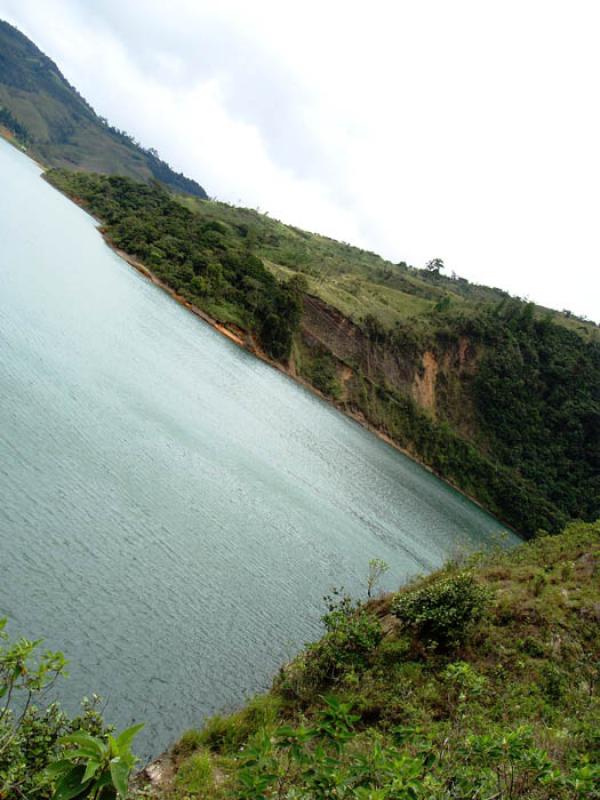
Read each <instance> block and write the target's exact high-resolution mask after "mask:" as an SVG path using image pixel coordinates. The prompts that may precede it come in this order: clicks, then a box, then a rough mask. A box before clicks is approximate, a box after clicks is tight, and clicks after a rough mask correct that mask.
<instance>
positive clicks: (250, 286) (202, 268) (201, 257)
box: [46, 170, 301, 361]
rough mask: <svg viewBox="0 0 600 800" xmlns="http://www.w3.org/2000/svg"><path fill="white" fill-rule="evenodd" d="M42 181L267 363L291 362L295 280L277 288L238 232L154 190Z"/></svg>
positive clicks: (57, 176) (85, 177)
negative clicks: (239, 333)
mask: <svg viewBox="0 0 600 800" xmlns="http://www.w3.org/2000/svg"><path fill="white" fill-rule="evenodd" d="M46 177H47V178H48V180H49V181H50V182H51V183H52V184H54V185H55V186H56V187H57V188H59V189H61V191H64V192H65V193H66V194H68V195H70V196H71V197H73V198H74V199H76V200H77V201H78V202H81V203H82V204H83V205H84V206H85V207H86V208H87V209H88V210H89V211H90V212H91V213H92V214H94V215H95V216H97V217H98V218H99V219H100V220H102V223H103V230H104V232H105V233H106V234H107V236H108V237H109V239H110V240H111V241H112V242H113V243H114V244H115V245H116V246H117V247H120V248H122V249H123V250H125V251H126V252H127V253H130V254H131V255H133V256H136V257H137V258H139V259H140V260H142V261H143V262H144V264H146V265H147V266H148V267H150V268H151V269H152V271H153V272H154V273H155V275H156V276H157V277H159V278H160V279H161V280H163V281H164V282H165V283H166V284H167V285H168V286H169V287H170V288H172V289H174V290H175V291H176V292H178V293H179V294H180V295H182V296H183V297H184V298H185V299H186V300H188V301H189V302H191V303H194V304H195V305H198V306H199V307H200V308H203V309H205V310H206V311H208V312H209V313H210V314H212V315H213V316H215V317H217V318H218V319H220V320H222V321H225V322H233V323H236V324H238V325H239V326H240V327H242V328H243V329H245V330H248V331H251V332H253V333H254V334H256V336H257V337H258V339H259V342H260V344H261V346H262V347H263V348H264V350H265V351H266V352H267V353H268V355H270V356H271V357H272V358H275V359H278V360H282V361H285V360H286V359H287V358H288V357H289V354H290V350H291V346H292V336H293V333H294V331H295V330H296V328H297V327H298V324H299V322H300V313H301V292H300V291H299V288H298V285H297V282H296V281H290V282H288V283H287V284H280V283H278V282H277V280H276V279H275V278H274V277H273V276H272V275H271V273H270V272H268V271H267V269H265V267H264V265H263V263H262V261H261V260H260V259H259V258H257V257H256V256H255V255H253V253H252V252H251V250H250V249H249V248H248V247H247V246H246V244H245V240H244V237H243V236H242V235H241V234H240V233H239V232H237V233H236V232H233V231H231V230H229V229H228V227H227V226H225V225H224V224H222V223H219V222H216V221H212V222H211V221H208V222H207V221H205V220H202V218H201V217H199V216H198V215H197V214H194V213H192V212H191V211H189V210H188V209H187V208H185V207H184V206H183V205H181V203H179V202H177V201H175V200H173V199H172V197H171V196H170V195H169V194H168V193H167V192H166V191H165V190H164V189H163V188H162V187H161V186H159V185H158V184H154V185H151V186H147V185H145V184H143V183H138V182H136V181H133V180H131V179H130V178H123V177H118V176H110V177H109V176H104V175H94V174H86V173H73V172H69V171H67V170H51V171H49V172H48V173H46Z"/></svg>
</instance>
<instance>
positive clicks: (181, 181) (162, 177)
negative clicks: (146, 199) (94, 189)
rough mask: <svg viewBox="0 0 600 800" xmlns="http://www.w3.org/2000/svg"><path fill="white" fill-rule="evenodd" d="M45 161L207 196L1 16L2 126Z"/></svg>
mask: <svg viewBox="0 0 600 800" xmlns="http://www.w3.org/2000/svg"><path fill="white" fill-rule="evenodd" d="M1 129H4V132H5V134H6V135H8V136H12V137H13V138H15V139H16V141H17V142H18V143H19V144H20V145H21V146H22V147H23V148H24V149H26V150H27V152H29V153H30V154H31V155H33V156H34V157H35V158H36V159H38V160H39V161H41V162H42V163H44V164H47V165H49V166H55V167H70V168H76V169H82V170H87V171H93V172H102V173H106V174H119V175H128V176H130V177H132V178H137V179H138V180H143V181H146V182H147V181H150V180H153V179H154V180H158V181H161V182H162V183H164V184H166V185H167V186H169V187H170V188H172V189H173V190H175V191H178V192H187V193H189V194H191V195H195V196H197V197H203V198H205V197H206V196H207V195H206V192H205V191H204V189H203V188H202V186H200V185H199V184H198V183H197V182H196V181H194V180H191V179H190V178H186V177H185V176H184V175H182V174H181V173H176V172H174V171H173V170H172V169H171V167H169V165H168V164H166V163H165V162H164V161H162V159H161V158H160V157H159V156H158V153H156V151H155V150H152V149H145V148H143V147H141V145H139V144H138V143H137V142H135V141H134V140H133V139H132V138H131V137H130V136H128V135H127V134H126V133H124V132H123V131H119V130H117V129H116V128H113V127H111V126H110V125H109V124H108V122H107V121H106V120H105V119H102V118H101V117H99V116H98V115H97V114H96V112H95V111H94V110H93V108H92V107H91V106H90V105H89V103H87V102H86V101H85V100H84V99H83V98H82V97H81V95H80V94H79V93H78V92H77V90H76V89H74V88H73V86H71V85H70V84H69V83H68V82H67V81H66V80H65V78H64V77H63V75H62V74H61V72H60V70H59V69H58V67H57V66H56V64H55V63H54V62H53V61H51V59H49V58H48V57H47V56H46V55H44V53H42V52H41V50H39V49H38V48H37V47H36V46H35V45H34V44H33V42H31V41H30V40H29V39H28V38H27V37H26V36H24V35H23V34H22V33H21V32H20V31H18V30H17V29H16V28H14V27H12V26H11V25H9V24H8V23H7V22H4V21H2V20H0V130H1Z"/></svg>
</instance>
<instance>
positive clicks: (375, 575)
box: [367, 558, 390, 599]
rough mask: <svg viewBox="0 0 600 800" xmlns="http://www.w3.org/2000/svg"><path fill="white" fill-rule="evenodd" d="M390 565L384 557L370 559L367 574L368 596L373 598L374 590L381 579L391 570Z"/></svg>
mask: <svg viewBox="0 0 600 800" xmlns="http://www.w3.org/2000/svg"><path fill="white" fill-rule="evenodd" d="M389 568H390V565H389V564H388V563H387V562H385V561H384V560H383V559H382V558H372V559H371V560H370V561H369V574H368V576H367V597H368V598H369V599H371V596H372V594H373V591H374V589H375V587H376V586H377V584H378V583H379V580H380V579H381V578H382V577H383V576H384V575H385V573H386V572H387V571H388V570H389Z"/></svg>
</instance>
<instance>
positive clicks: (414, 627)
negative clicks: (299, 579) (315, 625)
mask: <svg viewBox="0 0 600 800" xmlns="http://www.w3.org/2000/svg"><path fill="white" fill-rule="evenodd" d="M323 619H324V623H325V627H326V633H325V636H324V638H323V639H321V640H320V641H319V642H316V643H315V644H312V645H309V646H308V648H307V649H306V650H305V652H304V653H302V654H301V655H300V656H298V657H297V658H296V659H295V660H294V661H293V662H292V663H291V664H289V665H287V666H286V667H285V668H284V669H282V671H281V673H280V674H279V676H278V677H277V679H276V680H275V683H274V687H273V689H272V691H271V692H270V693H269V694H267V695H264V696H261V697H257V698H255V699H254V700H252V701H251V702H250V703H249V704H248V705H247V706H246V708H244V709H243V710H241V711H239V712H238V713H236V714H233V715H232V716H229V717H215V718H213V719H211V720H209V721H208V722H207V723H206V724H205V726H204V728H202V729H200V730H197V731H189V732H187V733H186V734H185V735H184V736H183V737H182V738H181V740H180V741H179V743H178V744H176V745H175V746H174V748H173V750H172V752H171V753H170V754H169V755H167V756H165V757H164V758H163V759H162V761H161V762H160V763H159V764H157V765H154V766H153V767H152V768H150V770H149V774H150V775H152V776H153V778H154V783H155V791H156V792H157V793H158V794H159V795H160V796H162V797H164V798H184V797H190V798H196V797H198V798H200V797H201V798H205V800H208V799H209V798H210V800H216V799H217V798H233V797H235V798H255V799H256V800H258V798H292V797H306V798H326V797H337V798H340V799H342V798H346V800H388V799H389V800H392V798H412V800H420V799H422V800H425V798H427V800H442V799H444V800H447V799H448V798H462V800H467V799H468V800H472V798H495V799H496V800H500V798H503V799H505V798H528V800H533V799H534V798H539V800H550V798H553V799H555V800H563V799H564V800H566V799H567V798H581V799H582V800H583V798H586V800H592V799H593V798H598V797H600V747H599V745H600V741H599V739H598V730H600V695H599V694H598V663H599V659H600V522H597V523H595V524H587V525H586V524H583V523H577V524H572V525H571V526H569V528H568V529H567V530H566V531H565V532H564V533H562V534H560V535H557V536H551V537H544V538H542V539H539V540H537V541H535V542H531V543H528V544H526V545H523V546H521V547H520V548H518V549H516V550H514V551H511V552H509V553H506V552H503V553H497V554H495V555H492V556H489V555H488V556H483V557H479V558H475V559H472V560H471V561H470V562H467V563H460V564H459V563H454V564H450V565H448V566H447V567H446V568H445V569H443V570H441V571H440V572H437V573H435V574H433V575H431V576H429V577H427V578H423V579H420V580H418V581H416V582H415V583H414V584H412V585H411V586H408V587H406V588H403V589H401V590H400V592H399V593H398V594H397V595H395V596H394V595H388V596H385V597H381V598H378V599H377V600H374V601H371V602H369V603H367V604H366V605H362V604H355V603H352V602H350V601H349V600H348V599H344V598H341V597H339V596H338V597H334V598H333V600H330V602H329V608H328V612H327V613H326V615H325V616H324V618H323Z"/></svg>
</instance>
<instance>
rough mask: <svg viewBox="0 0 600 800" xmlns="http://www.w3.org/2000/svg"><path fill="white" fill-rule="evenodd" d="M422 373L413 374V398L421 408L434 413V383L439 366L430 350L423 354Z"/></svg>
mask: <svg viewBox="0 0 600 800" xmlns="http://www.w3.org/2000/svg"><path fill="white" fill-rule="evenodd" d="M421 363H422V371H421V374H419V373H418V372H417V373H416V374H415V379H414V382H413V389H412V392H413V398H414V399H415V400H416V402H417V403H418V404H419V405H420V406H421V407H422V408H427V409H429V410H430V411H435V383H436V380H437V374H438V369H439V364H438V361H437V358H436V357H435V355H434V353H432V352H431V350H426V351H425V352H424V353H423V359H422V362H421Z"/></svg>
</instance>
